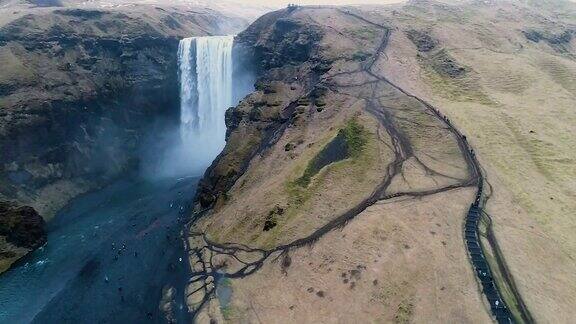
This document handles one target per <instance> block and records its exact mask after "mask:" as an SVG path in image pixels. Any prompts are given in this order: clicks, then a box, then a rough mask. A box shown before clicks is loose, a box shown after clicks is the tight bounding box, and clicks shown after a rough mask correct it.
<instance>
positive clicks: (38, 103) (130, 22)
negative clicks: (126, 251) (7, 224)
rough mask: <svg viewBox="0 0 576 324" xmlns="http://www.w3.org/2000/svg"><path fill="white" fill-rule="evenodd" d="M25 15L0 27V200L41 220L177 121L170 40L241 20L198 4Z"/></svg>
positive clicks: (120, 167)
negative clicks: (24, 208) (21, 207)
mask: <svg viewBox="0 0 576 324" xmlns="http://www.w3.org/2000/svg"><path fill="white" fill-rule="evenodd" d="M29 12H31V13H30V14H26V15H23V16H17V17H16V18H15V19H13V20H11V21H9V22H8V23H6V24H4V25H0V65H2V70H1V71H0V96H1V97H0V150H1V151H2V155H1V156H0V197H4V198H6V199H11V200H17V201H20V202H22V203H23V204H28V205H31V206H33V207H35V208H36V209H37V210H38V211H39V212H40V213H41V214H42V215H45V216H48V217H50V215H52V214H54V212H55V211H56V210H58V209H59V208H61V207H62V206H63V204H65V203H66V201H67V200H68V199H69V198H71V197H73V196H75V195H77V194H79V193H81V192H85V191H87V190H90V189H92V188H95V187H98V186H100V185H102V184H105V183H107V182H109V181H110V180H111V179H113V178H115V177H116V176H117V175H119V174H121V173H122V172H124V171H126V170H132V169H135V168H136V167H137V166H138V163H139V157H140V156H139V151H140V148H141V145H143V142H144V140H145V139H146V138H147V137H148V136H149V134H154V133H157V132H155V130H157V129H159V127H160V124H170V123H177V122H178V118H177V117H178V107H179V99H178V76H177V47H178V42H179V39H180V38H183V37H188V36H194V35H206V34H220V33H229V32H230V30H227V29H222V28H221V26H232V25H234V23H237V24H241V22H240V21H239V20H238V19H233V18H225V17H223V16H222V15H221V14H219V13H218V12H215V11H212V10H208V9H201V8H198V10H194V11H192V10H191V9H190V8H188V9H182V8H162V7H158V6H154V7H152V6H139V7H134V8H132V9H130V10H123V9H122V7H119V8H117V9H111V10H108V9H106V10H104V9H81V8H69V7H65V8H58V7H56V8H35V9H34V10H30V11H29ZM2 14H3V15H4V14H6V15H11V14H12V12H10V11H8V10H6V12H4V11H3V12H2Z"/></svg>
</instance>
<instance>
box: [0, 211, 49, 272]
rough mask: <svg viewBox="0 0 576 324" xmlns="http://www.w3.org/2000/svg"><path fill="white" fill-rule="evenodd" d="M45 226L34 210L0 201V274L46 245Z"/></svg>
mask: <svg viewBox="0 0 576 324" xmlns="http://www.w3.org/2000/svg"><path fill="white" fill-rule="evenodd" d="M44 225H45V223H44V219H43V218H42V217H41V216H40V215H39V214H38V213H37V212H36V211H35V210H34V208H32V207H27V206H18V205H17V204H15V203H13V202H6V201H0V272H1V271H4V270H6V269H7V268H8V267H9V266H10V265H11V264H12V263H13V262H15V261H16V260H18V259H19V258H21V257H22V256H24V255H25V254H26V253H28V252H29V251H32V250H35V249H37V248H39V247H40V246H42V245H44V244H45V243H46V239H47V237H46V232H45V230H44Z"/></svg>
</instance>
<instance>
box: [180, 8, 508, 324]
mask: <svg viewBox="0 0 576 324" xmlns="http://www.w3.org/2000/svg"><path fill="white" fill-rule="evenodd" d="M339 11H340V12H341V13H343V14H345V15H350V16H352V17H354V18H356V19H359V20H362V21H363V22H366V23H369V24H371V25H373V26H376V27H377V28H380V29H382V30H383V33H384V35H383V38H382V40H381V43H380V44H379V46H378V48H377V50H376V51H375V52H374V53H373V54H372V55H371V57H369V58H368V59H366V60H365V61H364V64H362V66H361V68H360V69H359V70H356V71H350V72H342V73H338V74H336V75H332V76H331V77H329V78H328V79H324V80H323V81H319V82H321V83H323V85H324V86H327V87H328V88H329V89H330V90H331V91H334V92H336V93H339V94H344V95H347V96H354V97H355V98H357V99H358V100H362V101H364V102H365V103H366V105H365V110H366V112H368V113H369V114H371V115H372V116H373V117H374V118H375V119H376V120H377V121H378V123H379V124H380V126H381V127H382V128H383V129H384V130H385V131H386V132H387V134H388V135H389V136H390V138H391V141H392V147H391V148H392V150H393V154H394V159H393V160H392V161H391V162H390V163H389V164H388V166H387V168H386V174H385V175H384V177H383V180H382V181H381V183H380V184H379V185H378V186H377V187H376V188H375V189H374V190H373V192H372V193H371V194H370V195H369V196H368V197H367V198H365V199H364V200H362V201H361V202H360V203H359V204H357V205H355V206H353V207H351V208H350V209H349V210H347V211H346V212H344V213H342V214H341V215H339V216H337V217H335V218H334V219H332V220H331V221H329V222H328V223H326V224H325V225H323V226H322V227H320V228H318V229H316V230H315V231H314V232H313V233H312V234H311V235H309V236H307V237H304V238H300V239H297V240H295V241H293V242H291V243H289V244H285V245H280V246H277V247H275V248H273V249H270V250H264V249H257V248H251V247H248V246H245V245H240V244H235V243H217V242H213V241H211V240H210V239H209V238H208V237H207V236H206V235H205V234H204V233H191V238H192V239H193V240H196V241H198V242H203V244H200V245H198V246H193V247H190V248H189V251H190V256H191V259H192V260H193V261H192V262H191V264H192V265H193V272H192V277H191V280H190V284H191V286H192V287H194V289H192V290H189V292H188V295H189V296H191V295H194V294H197V293H198V292H199V291H203V294H202V298H201V299H200V300H196V303H195V305H196V307H195V311H194V314H193V315H194V316H195V315H196V314H197V313H198V312H199V311H201V310H202V308H203V306H204V305H205V304H206V303H207V302H208V301H209V300H210V298H212V297H213V295H214V294H215V292H216V288H217V285H218V280H217V278H221V277H223V276H224V277H228V278H243V277H246V276H249V275H251V274H253V273H255V272H256V271H258V270H259V269H260V268H261V267H262V266H263V264H264V262H265V261H266V260H267V259H269V258H271V257H274V258H276V259H281V258H283V257H284V258H287V255H288V252H289V251H290V250H291V249H296V248H299V247H302V246H306V245H310V244H313V243H314V242H316V241H317V240H319V239H320V238H321V237H322V236H323V235H325V234H326V233H328V232H330V231H332V230H334V229H337V228H340V227H343V226H345V225H346V224H347V223H348V222H349V221H350V220H352V219H353V218H355V217H356V216H358V215H359V214H361V213H362V212H363V211H365V210H366V209H367V208H369V207H370V206H372V205H374V204H376V203H377V202H380V201H383V200H387V199H392V198H396V197H400V196H407V197H423V196H429V195H434V194H437V193H441V192H446V191H449V190H454V189H458V188H465V187H477V188H478V191H477V195H476V199H475V201H474V202H473V203H472V206H471V208H470V210H469V213H468V215H467V218H466V226H465V228H464V231H465V232H464V234H465V237H466V245H467V248H468V252H469V256H470V261H471V263H472V265H473V268H474V270H475V272H476V274H477V276H478V279H479V282H480V283H481V286H482V288H483V289H482V290H483V293H484V295H485V296H486V297H487V300H488V301H489V303H490V309H491V312H492V314H493V315H494V317H495V318H496V319H497V321H498V322H499V323H512V322H513V320H512V317H511V315H510V312H509V311H508V308H507V307H506V305H505V303H504V301H503V300H502V298H501V294H500V292H499V291H498V287H497V286H496V285H495V283H494V280H493V278H492V275H491V271H490V268H489V265H488V263H487V262H486V257H485V255H484V251H483V249H482V247H481V245H480V244H479V237H478V235H479V233H478V222H479V219H480V212H481V198H482V195H483V182H484V177H483V175H482V170H481V167H480V164H479V162H478V160H477V158H476V156H475V154H474V151H473V149H472V148H471V146H470V144H469V143H468V141H467V140H466V137H465V136H463V135H462V134H461V133H460V132H459V131H458V130H457V129H456V128H455V127H454V126H453V125H452V123H451V122H450V120H449V119H448V118H446V117H445V116H443V115H442V114H441V113H440V112H439V110H438V109H436V108H434V107H433V106H432V105H431V104H429V103H427V102H426V101H424V100H422V99H420V98H418V97H416V96H414V95H412V94H410V93H408V92H406V91H405V90H403V89H402V88H400V87H399V86H397V85H395V84H393V83H392V82H390V81H389V80H388V79H387V78H386V77H385V76H382V75H379V74H378V73H377V72H374V71H373V67H374V65H375V64H376V63H377V62H378V61H379V60H380V59H381V56H382V55H383V54H384V51H385V49H386V47H387V44H388V40H389V38H390V34H391V31H390V30H389V29H388V28H387V27H386V26H383V25H380V24H377V23H374V22H370V21H369V20H367V19H365V18H363V17H360V16H358V15H355V14H353V13H351V12H348V11H345V10H339ZM357 73H361V74H363V75H365V76H366V77H367V78H370V79H373V80H369V81H366V82H363V83H360V84H355V85H354V86H368V85H370V86H373V87H374V86H376V85H382V86H386V87H389V88H393V89H394V90H395V91H396V92H398V93H399V95H401V96H406V97H408V98H410V99H413V100H416V101H417V102H418V103H420V104H421V105H423V106H424V107H425V108H426V110H427V112H428V113H429V114H430V115H432V116H434V117H435V118H436V119H438V120H439V121H440V122H441V124H442V125H443V126H444V127H445V129H447V130H448V131H449V132H450V134H451V135H452V136H453V137H454V138H455V139H456V141H457V143H458V147H459V150H460V153H461V154H462V157H463V158H464V160H465V162H466V166H467V170H468V172H467V177H466V178H465V179H457V180H458V181H457V183H455V184H450V185H447V186H443V187H439V188H435V189H431V190H422V191H406V192H397V193H394V194H387V190H388V189H389V188H390V185H391V183H392V180H393V179H394V178H395V177H396V176H398V175H401V173H402V169H403V165H404V163H406V161H407V160H408V159H415V160H416V162H417V163H418V164H420V165H421V166H422V167H423V168H424V169H425V170H426V171H427V172H429V173H431V174H436V175H440V176H445V175H442V174H439V173H437V172H436V171H434V170H432V169H431V168H428V167H427V166H426V165H425V163H423V162H422V161H420V160H419V158H418V157H417V156H416V155H415V154H414V148H413V146H412V143H411V142H410V140H409V137H408V136H407V135H406V134H404V133H403V131H402V129H400V128H399V127H398V126H397V125H396V124H395V123H394V116H392V115H391V113H390V110H389V109H387V107H384V106H383V105H382V104H381V103H380V102H379V100H378V96H377V92H376V91H372V93H371V95H369V96H364V95H354V94H350V93H347V92H346V89H347V88H348V87H350V85H339V84H337V82H331V81H334V80H332V78H334V77H335V76H342V75H345V74H350V75H352V74H357ZM280 136H281V134H280V135H278V134H275V135H274V136H272V137H271V141H273V140H274V139H276V140H277V139H278V138H279V137H280ZM270 145H273V142H271V143H267V144H266V145H265V146H264V147H269V146H270ZM264 149H265V148H264ZM219 255H225V256H228V257H232V258H233V259H235V260H236V261H237V262H238V265H237V266H236V267H233V268H234V269H233V270H232V271H231V270H227V271H226V272H225V273H224V272H223V271H222V270H221V269H219V266H218V264H217V259H218V256H219ZM500 257H501V256H500ZM282 262H284V261H282Z"/></svg>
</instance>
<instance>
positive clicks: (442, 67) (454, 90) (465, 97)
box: [418, 51, 493, 105]
mask: <svg viewBox="0 0 576 324" xmlns="http://www.w3.org/2000/svg"><path fill="white" fill-rule="evenodd" d="M418 58H419V63H420V66H421V67H422V70H423V72H424V76H425V77H426V79H427V80H426V81H427V83H428V84H429V85H430V86H431V87H432V89H433V90H434V92H436V93H438V94H439V95H440V96H442V97H444V98H447V99H450V100H454V101H472V102H476V103H482V104H487V105H490V104H493V101H492V100H491V99H490V98H489V97H488V96H487V95H486V93H484V91H483V90H482V87H481V86H480V84H479V81H478V80H477V78H476V77H475V75H474V74H473V71H472V70H470V69H468V68H465V67H462V66H460V65H459V64H458V63H457V62H456V61H455V60H454V59H453V58H451V57H450V56H448V54H447V53H446V52H445V51H441V52H439V53H437V54H434V55H433V56H422V55H419V56H418Z"/></svg>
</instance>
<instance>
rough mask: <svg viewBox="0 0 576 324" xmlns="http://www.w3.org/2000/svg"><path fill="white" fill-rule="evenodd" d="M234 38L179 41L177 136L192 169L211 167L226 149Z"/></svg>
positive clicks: (231, 102) (221, 37) (230, 101)
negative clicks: (189, 155)
mask: <svg viewBox="0 0 576 324" xmlns="http://www.w3.org/2000/svg"><path fill="white" fill-rule="evenodd" d="M233 42H234V38H233V36H210V37H193V38H186V39H183V40H181V41H180V46H179V49H178V60H179V68H180V71H179V72H180V103H181V106H180V135H181V140H182V144H183V146H184V148H185V150H186V151H188V152H189V153H190V154H191V158H192V159H191V161H189V163H193V164H194V166H193V168H192V169H197V170H201V169H202V168H205V167H207V166H208V165H210V163H211V162H212V160H213V159H214V158H215V157H216V156H217V155H218V154H219V153H220V152H221V151H222V149H223V148H224V145H225V134H226V125H225V123H224V115H225V112H226V109H227V108H229V107H230V106H232V105H233V104H234V102H233V97H234V95H233V85H232V84H233V78H232V74H233V65H232V45H233Z"/></svg>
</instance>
